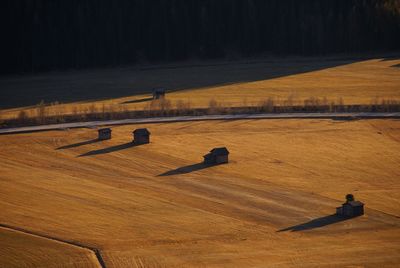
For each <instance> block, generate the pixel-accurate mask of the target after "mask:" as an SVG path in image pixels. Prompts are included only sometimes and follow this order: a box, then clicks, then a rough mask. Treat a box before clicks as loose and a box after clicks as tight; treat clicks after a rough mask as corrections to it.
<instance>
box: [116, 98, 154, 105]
mask: <svg viewBox="0 0 400 268" xmlns="http://www.w3.org/2000/svg"><path fill="white" fill-rule="evenodd" d="M151 100H153V97H149V98H142V99H136V100H129V101H124V102H121V104H129V103H140V102H146V101H151Z"/></svg>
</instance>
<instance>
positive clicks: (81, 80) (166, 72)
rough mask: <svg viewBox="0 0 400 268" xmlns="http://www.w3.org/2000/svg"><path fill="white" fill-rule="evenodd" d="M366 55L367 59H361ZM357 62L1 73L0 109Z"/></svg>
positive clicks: (180, 87) (261, 62)
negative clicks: (17, 74)
mask: <svg viewBox="0 0 400 268" xmlns="http://www.w3.org/2000/svg"><path fill="white" fill-rule="evenodd" d="M366 58H368V57H365V58H363V59H366ZM359 60H361V59H360V58H354V59H351V58H341V59H340V58H339V59H326V60H321V59H314V58H304V59H302V60H299V59H294V60H282V59H271V60H258V61H252V62H249V61H241V62H216V63H215V64H210V63H206V64H199V65H188V64H178V65H176V66H174V68H170V66H168V65H166V66H158V67H157V68H153V69H151V68H147V69H139V68H134V67H129V68H122V69H121V68H112V69H103V70H84V71H79V72H76V71H65V72H61V73H57V74H54V73H53V74H52V73H43V74H37V75H26V76H10V77H2V78H1V79H0V88H2V90H1V91H0V99H1V100H2V101H1V102H0V107H1V108H15V107H22V106H30V105H35V104H38V103H39V102H40V101H41V100H44V101H45V102H46V103H50V102H54V101H59V102H63V103H68V102H76V101H85V100H94V99H96V100H99V99H108V98H118V97H125V96H132V95H135V94H144V93H150V92H151V90H152V89H153V88H155V87H160V86H162V87H165V88H166V89H168V91H177V90H184V89H188V88H191V89H193V88H203V87H209V86H216V85H228V84H235V83H242V82H252V81H260V80H266V79H273V78H278V77H283V76H289V75H294V74H300V73H306V72H312V71H318V70H323V69H326V68H332V67H336V66H341V65H346V64H350V63H353V62H356V61H359ZM83 89H85V90H83ZM139 101H146V99H142V100H139ZM134 102H135V101H134Z"/></svg>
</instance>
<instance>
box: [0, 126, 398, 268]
mask: <svg viewBox="0 0 400 268" xmlns="http://www.w3.org/2000/svg"><path fill="white" fill-rule="evenodd" d="M136 127H148V128H149V129H150V131H151V133H152V143H151V144H149V145H144V146H137V147H128V146H121V145H123V144H126V143H128V142H130V140H131V134H130V133H131V131H132V130H133V129H134V128H136ZM95 137H96V131H95V130H90V129H78V130H72V131H53V132H43V133H32V134H19V135H6V136H0V143H1V144H2V150H1V151H0V157H1V159H2V161H1V162H0V206H1V208H2V209H1V211H0V219H2V221H4V222H5V223H7V224H11V225H16V226H20V227H24V228H27V229H30V230H33V231H40V232H44V233H47V234H51V235H54V236H57V237H63V238H68V239H70V240H75V241H80V242H83V243H85V244H88V245H90V246H96V247H98V248H100V249H101V250H102V253H103V255H104V257H105V260H106V263H107V267H135V266H139V267H140V266H141V265H142V266H149V267H151V266H161V267H162V266H167V267H171V266H185V267H187V266H211V267H213V266H214V267H220V266H229V267H255V266H258V267H260V266H264V265H265V264H268V265H269V266H271V267H332V266H333V267H346V266H365V267H396V265H397V264H398V263H399V262H400V255H399V254H398V253H399V251H400V243H399V242H400V221H399V216H400V194H399V193H400V191H399V190H400V184H399V178H400V170H399V168H398V167H399V163H400V154H399V151H400V121H398V120H358V121H349V122H348V121H346V122H344V121H331V120H238V121H212V122H211V121H210V122H186V123H171V124H150V125H141V126H120V127H114V128H113V139H112V140H109V141H103V142H95V143H88V144H86V145H81V146H78V145H76V146H75V147H70V148H68V149H58V150H57V148H60V147H62V146H66V145H71V144H77V143H81V142H84V141H88V140H91V139H93V138H95ZM216 146H227V147H228V149H229V150H230V151H231V155H230V159H231V163H229V164H227V165H221V166H215V167H211V168H205V169H197V170H196V166H193V165H194V164H196V163H199V162H200V161H201V160H202V155H203V154H205V153H206V152H208V150H210V149H211V148H213V147H216ZM105 149H106V150H105ZM88 152H92V155H90V156H80V155H83V154H86V153H88ZM182 167H185V168H183V169H179V170H180V171H181V172H182V170H183V172H187V173H182V174H176V169H178V168H182ZM174 170H175V172H174ZM179 170H178V171H179ZM165 173H167V174H171V173H172V175H169V176H165ZM174 173H175V174H174ZM162 174H164V176H162ZM347 193H353V194H355V196H356V198H357V199H360V200H361V201H363V202H365V203H366V207H367V210H366V215H365V216H363V217H360V218H356V219H351V220H348V221H343V222H338V223H335V224H331V225H327V226H324V227H320V228H315V229H310V230H307V231H299V232H290V231H287V232H277V231H278V230H280V229H283V228H286V227H289V226H293V225H298V224H302V223H306V222H308V221H310V220H312V219H316V218H320V217H324V216H327V215H330V214H332V213H334V211H335V207H336V206H338V205H340V204H341V203H342V201H343V198H344V195H345V194H347ZM7 241H8V240H5V239H4V238H2V239H0V243H1V244H2V245H5V246H2V248H5V250H6V251H7V252H8V253H7V254H14V255H13V256H15V255H17V254H21V255H19V256H21V258H22V259H25V260H26V261H28V262H29V260H30V258H31V255H26V254H22V252H24V249H23V248H19V247H14V246H11V245H10V243H11V242H7ZM22 245H23V243H22ZM3 250H4V249H3ZM0 252H1V254H4V253H2V252H4V251H0ZM32 254H33V255H34V256H35V254H39V253H35V252H33V253H32ZM38 258H39V257H38ZM3 260H4V259H3V258H0V266H4V264H3V263H2V262H4V261H3Z"/></svg>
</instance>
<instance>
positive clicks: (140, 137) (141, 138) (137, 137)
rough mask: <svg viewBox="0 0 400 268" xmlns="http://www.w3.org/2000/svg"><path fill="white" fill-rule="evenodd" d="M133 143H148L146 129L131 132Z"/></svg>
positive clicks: (148, 134) (148, 137) (148, 132)
mask: <svg viewBox="0 0 400 268" xmlns="http://www.w3.org/2000/svg"><path fill="white" fill-rule="evenodd" d="M132 134H133V142H134V143H135V144H146V143H150V131H148V130H147V128H138V129H135V131H133V133H132Z"/></svg>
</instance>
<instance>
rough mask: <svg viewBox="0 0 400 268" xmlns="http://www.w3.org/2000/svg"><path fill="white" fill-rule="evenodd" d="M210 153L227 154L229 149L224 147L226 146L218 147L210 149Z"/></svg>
mask: <svg viewBox="0 0 400 268" xmlns="http://www.w3.org/2000/svg"><path fill="white" fill-rule="evenodd" d="M210 153H211V154H213V155H228V154H229V151H228V149H226V147H219V148H214V149H212V150H211V151H210Z"/></svg>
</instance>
